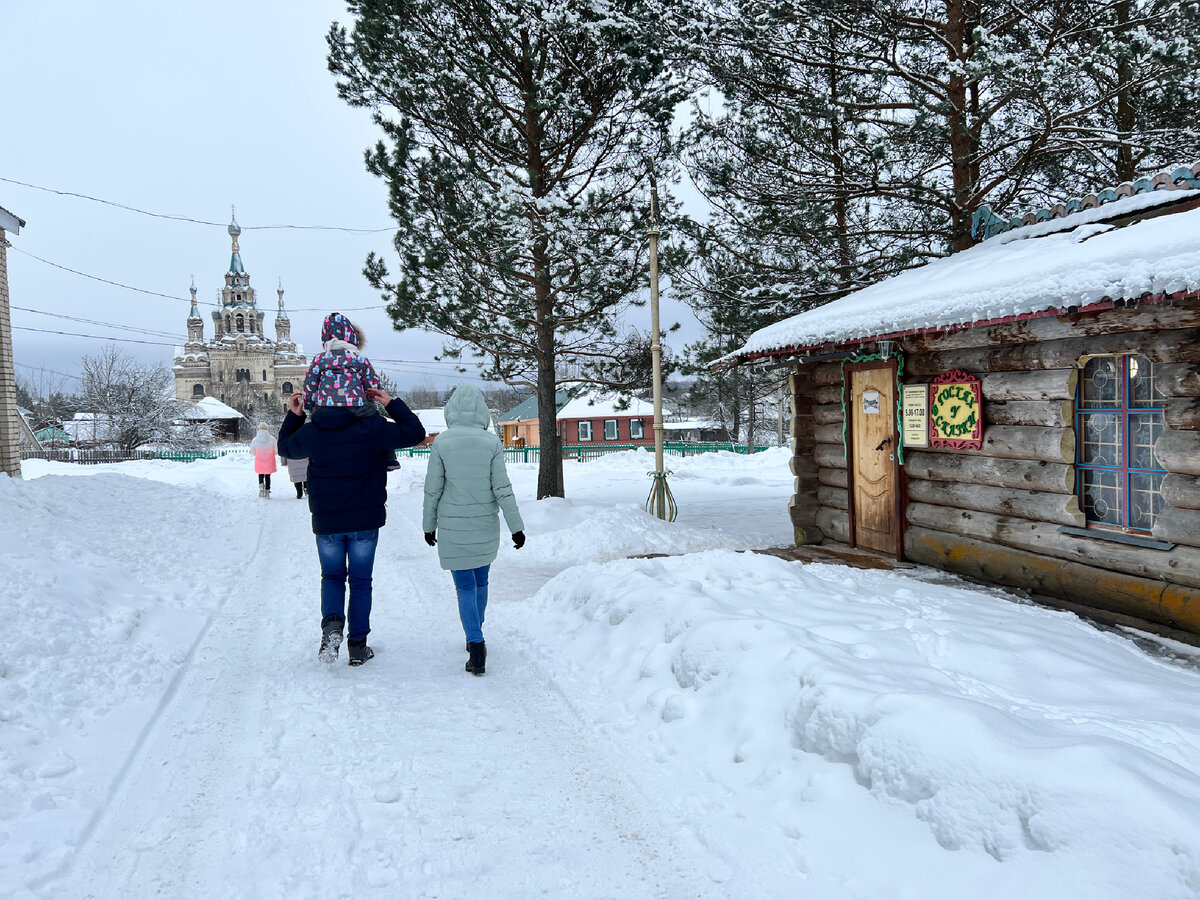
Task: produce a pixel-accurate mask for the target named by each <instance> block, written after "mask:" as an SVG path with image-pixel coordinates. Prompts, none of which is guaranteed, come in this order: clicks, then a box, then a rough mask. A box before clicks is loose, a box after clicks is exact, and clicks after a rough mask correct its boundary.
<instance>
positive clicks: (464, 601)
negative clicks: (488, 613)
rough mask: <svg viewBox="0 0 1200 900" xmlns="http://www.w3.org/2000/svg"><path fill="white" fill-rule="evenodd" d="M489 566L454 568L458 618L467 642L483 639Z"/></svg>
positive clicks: (452, 572)
mask: <svg viewBox="0 0 1200 900" xmlns="http://www.w3.org/2000/svg"><path fill="white" fill-rule="evenodd" d="M489 568H490V566H480V567H479V568H478V569H455V570H453V571H451V573H450V574H451V575H453V576H454V588H455V590H457V591H458V618H459V619H460V620H461V621H462V627H463V631H465V632H466V634H467V643H468V644H478V643H481V642H482V641H483V613H484V611H485V610H486V609H487V577H488V569H489Z"/></svg>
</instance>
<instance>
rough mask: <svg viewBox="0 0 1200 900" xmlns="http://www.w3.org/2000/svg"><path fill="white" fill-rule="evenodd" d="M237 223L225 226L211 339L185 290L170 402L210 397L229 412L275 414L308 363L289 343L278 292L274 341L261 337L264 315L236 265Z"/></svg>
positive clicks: (295, 387)
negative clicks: (269, 409) (221, 281)
mask: <svg viewBox="0 0 1200 900" xmlns="http://www.w3.org/2000/svg"><path fill="white" fill-rule="evenodd" d="M241 233H242V230H241V228H240V227H239V226H238V224H237V222H236V221H235V222H232V223H231V224H230V226H229V236H230V238H231V239H232V242H233V249H232V255H231V256H230V260H229V271H228V272H226V273H225V286H224V287H223V288H222V289H221V297H220V300H219V302H218V306H217V308H216V309H214V310H213V311H212V313H211V314H210V315H211V318H212V326H213V336H212V338H211V339H209V340H205V338H204V319H203V318H202V317H201V315H200V311H199V309H198V307H197V303H196V285H195V284H194V283H193V284H192V287H191V295H192V308H191V310H190V311H189V313H188V318H187V342H186V343H184V344H183V345H182V346H177V347H176V348H175V365H174V373H175V398H176V399H177V400H182V401H185V402H186V401H197V400H200V399H202V398H204V397H215V398H216V399H218V400H220V401H221V402H222V403H227V404H230V405H233V406H243V407H244V406H247V405H254V406H258V405H260V404H268V405H273V404H278V405H279V407H280V410H282V408H283V404H284V403H286V401H287V397H288V395H289V394H291V393H292V392H293V391H298V390H302V388H303V384H304V373H305V371H306V369H307V368H308V361H307V359H305V357H304V355H303V354H302V353H300V350H299V348H298V347H297V346H296V344H295V343H294V342H293V341H292V339H291V329H292V325H291V321H290V320H289V319H288V314H287V311H286V310H285V309H284V307H283V288H282V287H280V288H279V289H278V291H277V293H278V295H279V308H278V311H277V312H276V314H275V340H273V341H272V340H271V339H270V338H268V337H267V336H266V334H265V333H264V331H263V323H264V320H265V319H266V313H265V312H263V311H262V310H260V309H259V308H258V304H257V301H256V298H255V292H254V288H253V287H251V286H250V276H249V274H248V273H247V272H246V269H245V267H244V266H243V265H242V256H241V251H240V250H239V248H238V236H239V235H240V234H241Z"/></svg>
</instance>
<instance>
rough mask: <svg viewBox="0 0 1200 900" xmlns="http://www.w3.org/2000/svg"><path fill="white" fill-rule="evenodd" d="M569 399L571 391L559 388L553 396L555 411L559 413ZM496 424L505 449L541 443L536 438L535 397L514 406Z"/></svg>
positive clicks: (536, 415)
mask: <svg viewBox="0 0 1200 900" xmlns="http://www.w3.org/2000/svg"><path fill="white" fill-rule="evenodd" d="M570 399H571V391H569V390H567V389H566V388H559V389H558V390H557V391H556V392H555V394H554V404H555V406H556V407H557V409H556V410H555V411H556V412H561V411H562V408H563V407H564V406H566V405H567V402H568V401H569V400H570ZM497 424H498V425H499V426H500V438H501V440H503V441H504V446H505V447H537V446H538V445H539V444H540V443H541V438H540V437H538V398H537V395H536V394H535V395H534V396H532V397H530V398H529V399H528V400H525V401H523V402H521V403H519V404H517V405H516V406H514V407H513V408H512V409H510V410H509V411H508V412H507V413H505V414H504V415H502V416H501V417H500V419H499V421H498V423H497Z"/></svg>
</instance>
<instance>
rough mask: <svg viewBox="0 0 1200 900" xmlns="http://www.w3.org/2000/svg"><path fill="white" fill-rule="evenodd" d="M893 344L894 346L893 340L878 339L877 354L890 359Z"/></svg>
mask: <svg viewBox="0 0 1200 900" xmlns="http://www.w3.org/2000/svg"><path fill="white" fill-rule="evenodd" d="M895 346H896V342H895V341H880V342H879V355H880V356H881V357H882V358H883V359H891V357H892V348H893V347H895Z"/></svg>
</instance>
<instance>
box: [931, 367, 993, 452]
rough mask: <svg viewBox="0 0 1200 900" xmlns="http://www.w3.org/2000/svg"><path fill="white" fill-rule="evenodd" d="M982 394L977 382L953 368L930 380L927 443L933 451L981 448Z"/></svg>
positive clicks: (974, 378)
mask: <svg viewBox="0 0 1200 900" xmlns="http://www.w3.org/2000/svg"><path fill="white" fill-rule="evenodd" d="M982 401H983V392H982V390H981V388H980V382H979V379H978V378H976V377H974V376H973V375H971V374H970V373H968V372H964V371H962V370H961V369H954V370H953V371H950V372H946V373H944V374H942V375H939V376H938V377H937V378H935V379H933V384H932V385H931V386H930V397H929V443H930V444H931V445H932V446H933V447H934V448H935V449H937V448H941V447H945V448H948V449H952V450H979V449H980V448H981V447H983V415H982Z"/></svg>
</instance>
